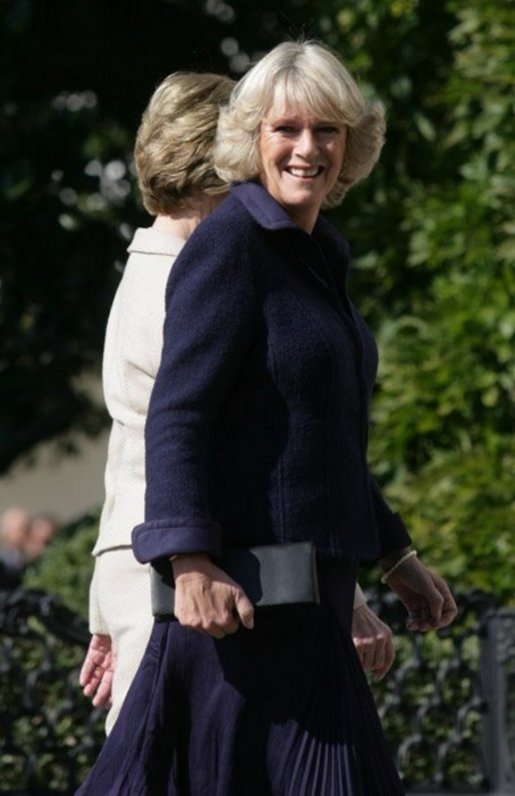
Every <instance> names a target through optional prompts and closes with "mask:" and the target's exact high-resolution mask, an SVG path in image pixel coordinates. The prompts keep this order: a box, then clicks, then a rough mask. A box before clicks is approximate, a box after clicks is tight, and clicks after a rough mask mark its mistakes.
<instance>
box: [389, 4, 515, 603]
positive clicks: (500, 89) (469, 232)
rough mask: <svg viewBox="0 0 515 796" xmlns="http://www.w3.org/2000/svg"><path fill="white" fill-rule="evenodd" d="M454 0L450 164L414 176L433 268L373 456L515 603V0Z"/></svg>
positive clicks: (451, 544)
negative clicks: (494, 0) (442, 171)
mask: <svg viewBox="0 0 515 796" xmlns="http://www.w3.org/2000/svg"><path fill="white" fill-rule="evenodd" d="M451 5H452V6H453V7H455V9H456V13H457V17H458V23H457V25H456V26H455V27H454V28H453V29H452V31H450V33H449V39H450V41H451V42H452V43H453V46H454V47H455V58H454V64H453V69H451V71H450V72H449V79H448V81H447V83H446V85H445V86H444V87H443V88H442V90H441V92H440V98H441V101H443V102H445V104H446V106H447V107H448V124H447V125H446V126H445V128H444V129H442V131H441V134H442V137H441V142H440V148H441V153H442V155H441V156H442V157H445V158H446V161H447V164H448V165H447V175H446V178H445V179H444V180H440V181H433V182H430V183H426V184H425V185H421V184H419V183H417V184H415V185H414V190H413V202H412V204H411V206H410V207H407V208H406V209H407V213H406V217H405V220H404V224H403V226H404V229H405V230H407V231H408V233H409V236H410V237H409V250H408V258H407V262H406V268H407V269H408V270H413V271H420V270H422V271H424V272H426V274H429V275H430V277H431V278H430V281H428V283H427V286H426V290H425V293H424V294H423V295H419V296H417V297H415V300H414V302H413V311H412V313H410V314H409V315H407V314H402V315H401V316H400V317H398V318H396V319H395V320H386V321H385V322H384V323H383V324H382V326H381V329H380V342H381V348H382V351H383V365H382V371H381V391H380V394H379V396H378V401H377V403H376V421H377V428H376V430H375V433H374V435H373V439H374V445H373V457H374V460H375V462H376V465H377V467H378V470H379V471H380V472H382V474H383V476H384V478H385V480H387V481H390V482H391V485H390V487H389V490H388V491H389V494H390V495H391V497H392V499H393V500H394V502H395V503H396V504H397V505H398V506H400V507H401V509H402V511H403V513H404V514H405V515H406V517H407V519H408V520H409V522H410V525H411V527H412V528H413V530H414V536H415V538H416V539H417V540H420V541H421V544H422V546H423V548H424V549H426V550H427V552H428V557H429V558H430V559H431V560H432V561H434V562H435V563H438V564H439V568H440V570H441V571H443V572H444V573H445V574H447V575H448V576H449V577H450V578H452V579H453V580H454V581H457V582H459V584H460V585H464V584H467V585H473V586H476V587H479V588H483V589H488V590H493V591H495V592H497V593H498V594H499V595H501V596H502V598H503V599H504V600H505V601H513V567H514V565H515V539H514V537H513V527H514V523H515V501H514V494H513V475H514V473H515V435H514V433H513V429H514V428H515V423H514V421H515V403H514V400H513V399H514V397H515V353H514V351H515V349H514V337H515V311H514V309H513V308H514V306H515V303H514V298H515V269H514V265H515V239H514V232H515V228H514V226H513V222H512V220H511V218H512V208H513V200H514V199H515V167H514V158H513V155H514V154H515V153H514V138H515V124H514V113H513V111H514V102H515V100H514V95H513V84H514V82H515V68H514V65H513V60H512V59H511V60H510V58H509V57H508V54H509V53H511V52H513V48H514V47H515V31H514V30H513V28H512V27H511V28H510V26H509V25H508V26H506V27H504V22H507V18H508V15H509V12H510V8H509V7H510V6H511V11H512V10H513V8H512V3H509V2H505V3H499V4H497V6H496V9H495V11H494V9H493V7H492V4H491V3H488V2H483V1H482V0H477V2H475V3H472V4H468V6H467V8H463V7H460V5H459V4H451ZM494 22H495V24H494Z"/></svg>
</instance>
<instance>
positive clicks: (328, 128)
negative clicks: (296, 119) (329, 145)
mask: <svg viewBox="0 0 515 796" xmlns="http://www.w3.org/2000/svg"><path fill="white" fill-rule="evenodd" d="M318 132H319V133H321V134H322V135H337V134H338V133H339V132H340V130H339V128H338V127H335V126H334V125H332V124H324V125H322V126H320V127H319V128H318Z"/></svg>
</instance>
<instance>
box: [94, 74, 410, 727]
mask: <svg viewBox="0 0 515 796" xmlns="http://www.w3.org/2000/svg"><path fill="white" fill-rule="evenodd" d="M232 87H233V82H232V81H231V80H230V79H229V78H226V77H220V76H218V75H213V74H195V73H181V72H179V73H175V74H172V75H170V76H168V77H167V78H166V79H165V80H164V81H163V82H162V83H161V84H160V85H159V86H158V88H157V89H156V91H155V92H154V94H153V96H152V98H151V100H150V102H149V104H148V107H147V108H146V110H145V112H144V114H143V118H142V121H141V125H140V128H139V130H138V134H137V138H136V145H135V165H136V172H137V176H138V186H139V189H140V192H141V195H142V198H143V204H144V206H145V209H146V210H147V211H148V213H149V214H150V215H151V216H153V217H154V219H155V220H154V223H153V224H152V226H151V227H150V228H140V229H138V230H136V233H135V235H134V238H133V240H132V242H131V244H130V246H129V248H128V251H129V255H130V256H129V259H128V262H127V265H126V267H125V269H124V273H123V277H122V280H121V282H120V285H119V287H118V290H117V293H116V296H115V299H114V302H113V306H112V310H111V313H110V317H109V322H108V327H107V333H106V339H105V350H104V363H103V384H104V395H105V401H106V405H107V408H108V410H109V413H110V415H111V418H112V430H111V435H110V440H109V452H108V460H107V466H106V471H105V501H104V506H103V510H102V515H101V519H100V531H99V536H98V539H97V541H96V544H95V547H94V550H93V555H94V556H95V569H94V575H93V580H92V584H91V588H90V619H89V625H90V630H91V633H92V639H91V643H90V646H89V650H88V653H87V655H86V659H85V662H84V665H83V668H82V672H81V678H80V681H81V685H82V686H83V689H84V692H85V694H86V695H87V696H89V697H91V698H92V699H93V702H94V704H95V705H102V704H104V705H109V706H110V710H109V713H108V715H107V720H106V731H107V732H108V733H109V732H110V731H111V729H112V727H113V725H114V722H115V720H116V718H117V716H118V714H119V711H120V708H121V705H122V703H123V700H124V698H125V695H126V693H127V690H128V688H129V685H130V683H131V681H132V679H133V677H134V674H135V673H136V670H137V668H138V665H139V662H140V660H141V657H142V656H143V653H144V650H145V647H146V645H147V642H148V639H149V637H150V633H151V630H152V623H153V619H152V614H151V610H150V585H149V571H148V565H142V564H140V563H138V562H137V561H136V559H135V558H134V555H133V552H132V546H131V531H132V528H133V527H134V525H136V524H138V523H140V522H142V521H143V519H144V496H145V439H144V425H145V419H146V414H147V409H148V403H149V400H150V394H151V391H152V388H153V385H154V381H155V377H156V374H157V371H158V367H159V362H160V358H161V349H162V338H163V331H162V330H163V323H164V317H165V289H166V284H167V281H168V278H169V274H170V269H171V267H172V265H173V263H174V261H175V259H176V257H177V256H178V254H179V252H180V251H181V249H182V247H183V245H184V243H185V241H186V240H187V238H188V237H189V236H190V235H191V233H192V232H193V230H194V229H195V228H196V226H197V225H198V224H199V222H200V221H201V220H202V219H203V218H204V217H206V216H207V215H208V213H209V212H211V211H212V210H213V209H214V208H215V207H216V206H217V205H218V204H219V203H220V201H221V199H222V198H223V197H224V196H225V195H226V193H227V186H226V183H225V182H224V181H223V180H221V179H220V177H219V176H218V175H217V174H216V172H215V170H214V166H213V152H212V150H213V145H214V140H215V134H216V126H217V121H218V114H219V110H220V107H221V106H222V105H224V104H226V103H227V101H228V100H229V95H230V92H231V89H232ZM353 635H354V638H355V641H356V645H357V648H358V650H359V655H360V658H361V660H362V663H363V666H364V667H365V668H366V669H367V670H368V671H371V672H374V674H375V675H376V676H379V677H381V676H383V675H384V674H385V673H386V671H388V669H389V668H390V666H391V664H392V661H393V658H394V650H393V644H392V639H391V632H390V630H389V628H388V627H387V626H386V625H384V624H383V623H382V622H380V620H379V619H378V618H377V617H376V616H375V614H374V613H373V612H372V611H370V609H369V608H368V607H367V606H366V604H365V602H364V598H363V595H362V593H361V591H360V590H359V587H358V589H357V595H356V604H355V611H354V613H353Z"/></svg>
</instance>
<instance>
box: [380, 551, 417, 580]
mask: <svg viewBox="0 0 515 796" xmlns="http://www.w3.org/2000/svg"><path fill="white" fill-rule="evenodd" d="M416 555H417V551H416V550H415V549H414V548H413V547H411V546H410V547H405V548H404V549H403V552H402V555H400V556H398V557H397V559H396V560H395V561H394V562H393V563H392V564H391V565H390V566H389V567H388V568H385V567H384V565H383V563H382V562H381V563H380V567H381V571H382V575H381V583H388V581H389V579H390V578H391V577H392V575H394V574H395V573H396V572H397V570H398V569H399V568H400V567H401V566H402V565H403V564H404V563H406V561H409V559H410V558H415V556H416Z"/></svg>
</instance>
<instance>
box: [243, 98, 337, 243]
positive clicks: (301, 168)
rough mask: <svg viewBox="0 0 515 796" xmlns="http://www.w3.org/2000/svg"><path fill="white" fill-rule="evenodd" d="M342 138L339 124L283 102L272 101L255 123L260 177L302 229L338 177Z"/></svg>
mask: <svg viewBox="0 0 515 796" xmlns="http://www.w3.org/2000/svg"><path fill="white" fill-rule="evenodd" d="M345 141H346V132H345V127H344V126H343V125H342V124H339V123H336V122H332V121H328V120H326V119H322V118H319V117H318V116H313V115H312V114H311V113H310V112H308V111H304V110H302V109H299V108H291V107H289V106H287V105H286V106H285V105H284V104H281V105H280V106H279V105H277V103H275V104H273V105H272V106H271V108H270V109H269V110H268V113H267V114H266V117H265V119H264V121H263V122H262V124H261V129H260V133H259V141H258V147H259V155H260V161H261V168H260V172H259V178H260V180H261V183H262V185H263V186H264V187H265V188H266V189H267V191H268V192H269V194H270V195H271V196H272V197H273V198H274V199H275V200H276V201H277V202H279V204H281V205H282V206H283V207H284V209H285V210H286V211H287V213H288V214H289V215H290V217H291V218H292V219H293V221H295V222H296V223H297V224H298V225H299V226H300V227H302V229H304V230H305V231H306V232H311V231H312V229H313V227H314V225H315V222H316V220H317V216H318V214H319V212H320V208H321V206H322V203H323V202H324V200H325V198H326V197H327V195H328V193H330V191H331V189H332V188H333V186H334V184H335V182H336V180H337V179H338V175H339V174H340V171H341V168H342V163H343V158H344V155H345Z"/></svg>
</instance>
